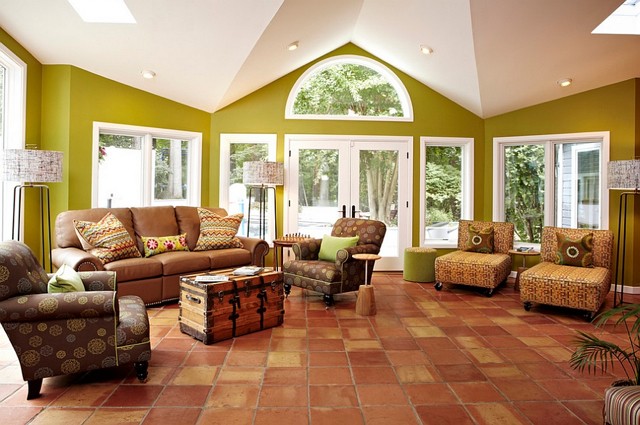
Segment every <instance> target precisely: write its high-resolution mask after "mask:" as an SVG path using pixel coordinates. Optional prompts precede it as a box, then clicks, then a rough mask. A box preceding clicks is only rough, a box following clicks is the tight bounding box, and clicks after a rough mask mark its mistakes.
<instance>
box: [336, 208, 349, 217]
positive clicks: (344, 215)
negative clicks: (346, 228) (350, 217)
mask: <svg viewBox="0 0 640 425" xmlns="http://www.w3.org/2000/svg"><path fill="white" fill-rule="evenodd" d="M338 212H339V213H342V218H347V206H346V205H342V209H341V210H338Z"/></svg>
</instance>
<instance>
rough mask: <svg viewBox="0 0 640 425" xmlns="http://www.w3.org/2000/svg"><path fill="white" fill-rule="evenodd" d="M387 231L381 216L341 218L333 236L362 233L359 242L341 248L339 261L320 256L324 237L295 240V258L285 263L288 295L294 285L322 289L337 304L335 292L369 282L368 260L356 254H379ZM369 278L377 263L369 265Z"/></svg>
mask: <svg viewBox="0 0 640 425" xmlns="http://www.w3.org/2000/svg"><path fill="white" fill-rule="evenodd" d="M386 232H387V226H386V225H385V224H384V223H383V222H381V221H377V220H365V219H358V218H340V219H338V221H336V222H335V224H334V225H333V229H332V230H331V236H333V237H340V238H342V237H350V236H358V240H357V242H356V244H355V246H351V247H347V248H343V249H338V250H337V252H336V255H335V261H326V260H319V259H318V254H319V253H320V250H321V248H322V241H323V240H322V239H307V240H304V241H301V242H298V243H297V244H294V245H293V247H292V249H293V252H294V254H295V259H294V260H293V261H287V262H285V263H284V265H283V271H284V289H285V295H289V293H290V291H291V287H292V286H298V287H300V288H303V289H309V290H311V291H315V292H320V293H322V294H323V297H324V302H325V304H326V305H327V306H331V305H333V304H334V299H333V296H334V295H335V294H341V293H343V292H351V291H357V290H358V288H359V287H360V285H363V284H364V283H365V261H359V260H356V259H354V258H353V255H354V254H360V253H362V254H378V253H379V252H380V247H381V246H382V242H383V240H384V235H385V233H386ZM366 269H367V270H368V276H367V277H366V279H368V280H366V282H371V280H370V279H371V274H372V273H373V267H372V266H370V267H368V268H366Z"/></svg>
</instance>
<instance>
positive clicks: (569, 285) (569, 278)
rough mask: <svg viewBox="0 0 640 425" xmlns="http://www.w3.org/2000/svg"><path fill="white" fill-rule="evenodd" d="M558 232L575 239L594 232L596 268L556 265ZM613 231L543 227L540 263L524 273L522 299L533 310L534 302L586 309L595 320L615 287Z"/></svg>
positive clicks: (593, 252) (525, 305)
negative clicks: (613, 280) (613, 279)
mask: <svg viewBox="0 0 640 425" xmlns="http://www.w3.org/2000/svg"><path fill="white" fill-rule="evenodd" d="M556 232H558V233H560V234H561V235H564V236H566V237H569V238H571V239H580V238H582V237H584V236H585V235H587V234H589V233H593V249H592V259H593V267H575V266H568V265H559V264H556V255H557V254H556V253H557V251H558V239H557V235H556ZM612 255H613V233H612V232H611V231H609V230H591V229H567V228H560V227H551V226H546V227H544V228H543V229H542V246H541V250H540V259H541V261H540V263H538V264H536V265H535V266H533V267H531V268H530V269H528V270H525V271H524V272H522V273H521V274H520V300H521V301H522V302H523V303H524V309H525V310H527V311H529V309H531V305H532V303H534V302H536V303H540V304H549V305H555V306H559V307H570V308H575V309H578V310H585V311H586V312H587V313H586V317H587V319H588V320H592V319H593V317H594V316H595V314H596V313H597V312H598V310H600V306H601V305H602V303H603V302H604V300H605V298H606V296H607V294H608V293H609V289H611V265H612Z"/></svg>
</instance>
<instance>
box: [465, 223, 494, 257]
mask: <svg viewBox="0 0 640 425" xmlns="http://www.w3.org/2000/svg"><path fill="white" fill-rule="evenodd" d="M465 251H471V252H480V253H482V254H493V226H489V227H486V228H484V229H478V228H476V227H475V226H474V225H470V226H469V240H468V241H467V247H466V249H465Z"/></svg>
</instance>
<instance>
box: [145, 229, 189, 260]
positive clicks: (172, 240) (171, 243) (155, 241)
mask: <svg viewBox="0 0 640 425" xmlns="http://www.w3.org/2000/svg"><path fill="white" fill-rule="evenodd" d="M140 239H142V244H143V245H144V256H145V257H151V256H154V255H158V254H162V253H163V252H170V251H189V247H188V246H187V234H186V233H183V234H181V235H176V236H159V237H154V236H149V237H147V236H142V237H141V238H140Z"/></svg>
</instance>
